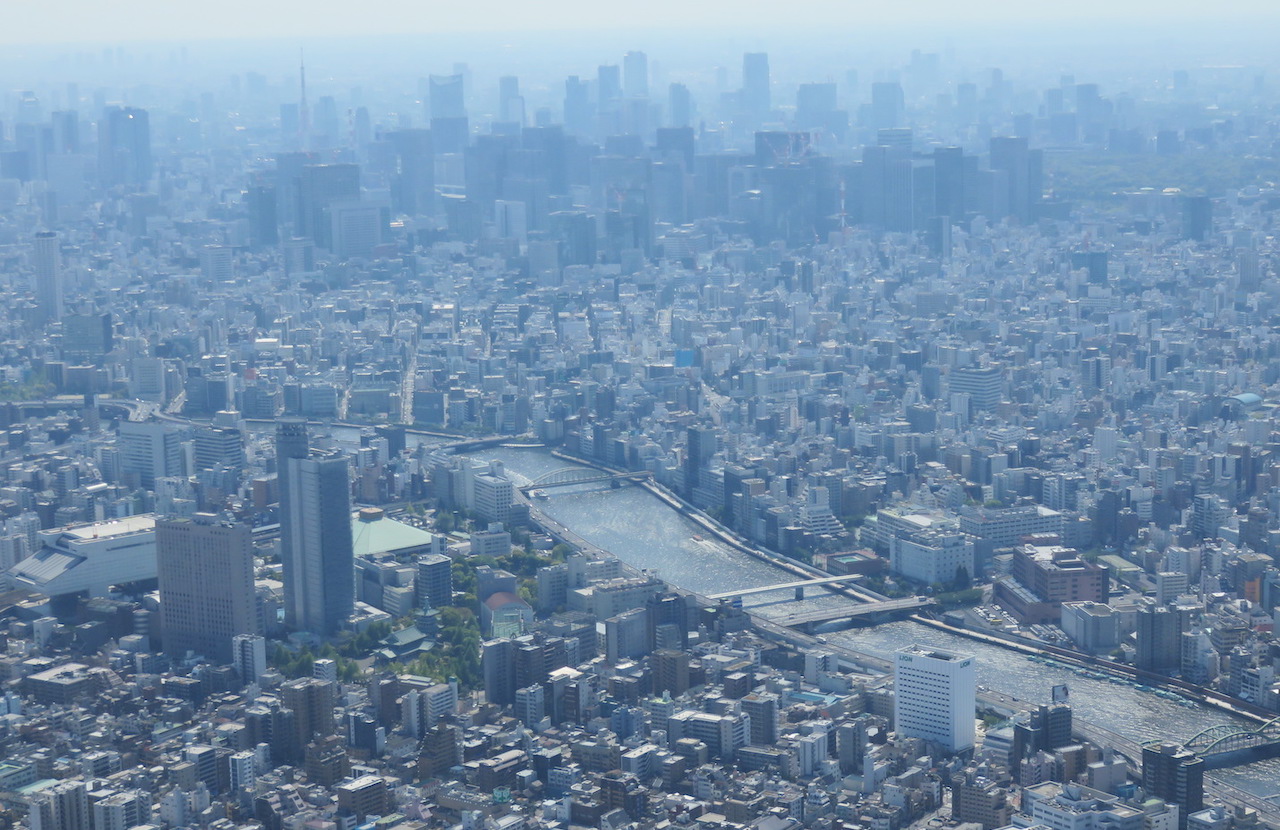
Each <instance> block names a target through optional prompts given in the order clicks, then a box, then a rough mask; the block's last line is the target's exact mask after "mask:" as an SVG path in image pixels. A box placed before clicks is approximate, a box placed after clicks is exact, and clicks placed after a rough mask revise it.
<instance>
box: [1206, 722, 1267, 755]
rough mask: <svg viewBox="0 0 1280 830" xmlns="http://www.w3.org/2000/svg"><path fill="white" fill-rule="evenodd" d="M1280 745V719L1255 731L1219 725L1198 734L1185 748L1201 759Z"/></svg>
mask: <svg viewBox="0 0 1280 830" xmlns="http://www.w3.org/2000/svg"><path fill="white" fill-rule="evenodd" d="M1272 744H1275V745H1280V718H1272V719H1271V720H1269V721H1267V722H1266V723H1263V724H1260V725H1258V726H1257V727H1256V728H1254V729H1250V728H1248V727H1246V726H1236V725H1233V724H1225V723H1224V724H1218V725H1217V726H1211V727H1209V728H1208V729H1205V730H1203V731H1201V732H1199V733H1197V734H1196V736H1195V737H1193V738H1192V739H1191V740H1189V741H1187V742H1186V744H1184V746H1186V748H1187V749H1189V750H1191V751H1192V752H1194V753H1196V754H1197V755H1199V756H1200V757H1201V758H1206V759H1207V758H1208V757H1209V756H1211V755H1218V754H1221V753H1226V752H1237V751H1239V750H1242V749H1259V748H1261V747H1265V746H1268V745H1272Z"/></svg>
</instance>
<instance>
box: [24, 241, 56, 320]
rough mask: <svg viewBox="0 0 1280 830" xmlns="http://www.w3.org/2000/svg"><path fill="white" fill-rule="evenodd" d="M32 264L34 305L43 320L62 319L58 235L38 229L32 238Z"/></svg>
mask: <svg viewBox="0 0 1280 830" xmlns="http://www.w3.org/2000/svg"><path fill="white" fill-rule="evenodd" d="M31 259H32V263H31V264H32V266H33V271H34V275H33V276H34V285H33V286H32V287H33V289H34V293H35V295H36V306H37V308H39V310H40V317H41V319H43V320H60V319H62V268H61V262H60V255H59V252H58V235H57V234H56V233H54V232H53V231H38V232H37V233H36V235H35V239H33V240H32V256H31Z"/></svg>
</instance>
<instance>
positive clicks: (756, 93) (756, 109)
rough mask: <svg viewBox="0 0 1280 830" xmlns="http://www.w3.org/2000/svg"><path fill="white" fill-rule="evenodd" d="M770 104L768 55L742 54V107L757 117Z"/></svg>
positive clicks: (765, 110) (763, 114)
mask: <svg viewBox="0 0 1280 830" xmlns="http://www.w3.org/2000/svg"><path fill="white" fill-rule="evenodd" d="M771 106H772V99H771V98H770V92H769V55H768V53H765V52H747V53H746V54H744V55H743V56H742V108H743V109H744V110H746V111H747V112H749V113H751V114H752V115H754V116H756V117H757V118H762V117H764V116H765V115H766V114H768V112H769V109H770V108H771Z"/></svg>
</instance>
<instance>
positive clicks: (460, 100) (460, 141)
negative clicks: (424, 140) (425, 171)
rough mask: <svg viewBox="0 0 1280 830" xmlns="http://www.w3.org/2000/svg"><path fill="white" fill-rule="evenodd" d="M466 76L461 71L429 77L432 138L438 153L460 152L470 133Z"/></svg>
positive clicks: (465, 144)
mask: <svg viewBox="0 0 1280 830" xmlns="http://www.w3.org/2000/svg"><path fill="white" fill-rule="evenodd" d="M464 79H465V76H463V75H461V74H454V75H432V76H431V79H430V91H431V101H430V113H431V141H432V144H433V145H434V146H435V152H436V153H461V152H462V151H463V150H464V149H466V146H467V141H468V138H469V135H470V126H469V125H468V122H467V107H466V96H465V95H464Z"/></svg>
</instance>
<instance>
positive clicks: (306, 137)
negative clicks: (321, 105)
mask: <svg viewBox="0 0 1280 830" xmlns="http://www.w3.org/2000/svg"><path fill="white" fill-rule="evenodd" d="M310 140H311V111H310V109H308V107H307V62H306V61H305V60H304V59H303V56H302V50H301V49H299V50H298V147H299V148H301V149H302V152H304V153H305V152H306V151H307V150H309V149H310V147H308V146H307V145H308V144H309V143H310Z"/></svg>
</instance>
